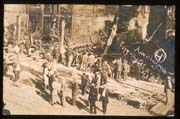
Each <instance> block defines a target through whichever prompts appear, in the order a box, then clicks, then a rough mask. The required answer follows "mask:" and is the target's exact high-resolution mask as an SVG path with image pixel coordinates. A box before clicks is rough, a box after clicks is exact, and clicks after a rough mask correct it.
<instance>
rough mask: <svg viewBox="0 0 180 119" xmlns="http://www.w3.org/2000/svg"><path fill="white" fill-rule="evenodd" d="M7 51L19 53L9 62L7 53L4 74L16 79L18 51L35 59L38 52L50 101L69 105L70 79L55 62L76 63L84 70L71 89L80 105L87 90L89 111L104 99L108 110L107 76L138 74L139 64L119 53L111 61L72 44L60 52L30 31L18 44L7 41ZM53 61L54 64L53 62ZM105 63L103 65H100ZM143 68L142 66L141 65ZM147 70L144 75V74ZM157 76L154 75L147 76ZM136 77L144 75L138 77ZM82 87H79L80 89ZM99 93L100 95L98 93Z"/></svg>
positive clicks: (121, 77) (119, 78) (122, 77)
mask: <svg viewBox="0 0 180 119" xmlns="http://www.w3.org/2000/svg"><path fill="white" fill-rule="evenodd" d="M4 46H5V47H4V54H14V55H15V56H17V57H16V58H15V59H17V60H16V61H15V62H13V63H10V64H8V63H7V61H6V60H7V59H8V58H7V57H4V59H5V60H4V74H6V75H7V76H9V77H10V79H11V80H12V81H14V82H16V81H18V79H19V75H20V72H21V67H20V63H19V59H18V55H19V54H24V55H26V56H27V57H32V58H33V59H34V60H36V58H37V56H40V57H41V58H42V59H45V62H44V63H43V65H42V67H43V76H42V79H43V82H44V91H45V92H47V93H48V94H49V96H50V97H51V104H52V105H56V104H58V103H59V104H61V105H62V106H64V105H66V91H67V88H68V87H69V86H68V85H67V80H66V79H65V77H63V76H62V75H61V74H60V72H58V71H57V69H56V64H57V63H61V64H63V65H65V66H67V67H75V68H76V69H77V70H80V71H82V72H83V74H82V75H81V83H80V84H79V83H78V80H77V77H78V76H76V75H75V76H74V75H73V81H72V83H71V86H70V88H71V89H72V105H77V97H78V95H79V94H80V93H81V95H86V94H88V99H87V100H88V101H89V104H90V113H95V114H96V113H97V111H96V108H97V107H96V102H97V101H102V111H103V113H104V114H105V113H106V110H107V104H108V103H109V99H108V98H109V90H108V88H107V86H106V84H107V82H108V79H109V78H112V79H114V80H115V81H117V82H119V83H120V82H121V81H124V80H128V77H129V76H131V77H133V74H134V75H135V76H139V75H137V74H136V73H135V72H134V71H135V70H138V71H140V69H138V67H139V68H140V67H141V66H137V67H136V68H135V69H133V65H132V64H130V62H128V61H127V60H126V59H125V58H121V57H117V58H115V59H114V60H112V61H107V60H104V61H102V59H101V58H99V57H98V56H96V55H95V54H94V53H93V52H91V51H86V50H85V51H76V50H74V49H73V48H70V47H67V48H65V51H64V53H59V48H58V45H56V44H55V45H53V48H52V49H50V47H48V48H45V47H43V43H42V42H41V39H33V37H32V36H31V35H30V39H29V40H27V39H26V40H25V39H23V40H21V41H20V42H19V43H18V44H17V43H16V44H15V45H14V44H11V43H8V42H5V43H4ZM52 62H53V63H54V65H52ZM101 63H102V65H101ZM141 68H142V67H141ZM145 72H146V71H145V70H144V75H143V76H144V77H146V75H145ZM152 76H153V75H152ZM148 78H149V79H152V80H154V78H153V77H151V78H150V77H148ZM136 79H137V80H139V79H141V78H140V77H136ZM79 90H80V91H79ZM98 95H100V96H99V97H98Z"/></svg>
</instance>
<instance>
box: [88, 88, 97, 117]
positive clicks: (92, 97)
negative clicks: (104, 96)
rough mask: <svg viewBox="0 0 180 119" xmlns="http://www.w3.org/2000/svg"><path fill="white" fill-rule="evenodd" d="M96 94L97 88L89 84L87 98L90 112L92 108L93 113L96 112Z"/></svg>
mask: <svg viewBox="0 0 180 119" xmlns="http://www.w3.org/2000/svg"><path fill="white" fill-rule="evenodd" d="M97 96H98V91H97V88H95V87H94V86H91V88H90V93H89V97H88V100H89V102H90V112H91V113H93V109H94V113H95V114H96V101H97Z"/></svg>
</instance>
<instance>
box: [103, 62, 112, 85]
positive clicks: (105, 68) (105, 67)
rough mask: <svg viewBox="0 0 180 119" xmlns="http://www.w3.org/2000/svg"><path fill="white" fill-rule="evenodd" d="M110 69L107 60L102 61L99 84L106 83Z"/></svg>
mask: <svg viewBox="0 0 180 119" xmlns="http://www.w3.org/2000/svg"><path fill="white" fill-rule="evenodd" d="M110 70H111V69H110V66H109V65H108V63H107V61H104V63H103V65H102V69H101V85H103V84H106V83H107V78H108V73H109V72H111V71H110Z"/></svg>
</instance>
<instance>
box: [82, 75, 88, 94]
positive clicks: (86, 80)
mask: <svg viewBox="0 0 180 119" xmlns="http://www.w3.org/2000/svg"><path fill="white" fill-rule="evenodd" d="M87 85H88V78H87V76H86V74H85V73H83V75H82V76H81V91H82V95H84V94H85V92H86V88H87Z"/></svg>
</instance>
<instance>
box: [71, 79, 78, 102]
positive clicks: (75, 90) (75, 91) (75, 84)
mask: <svg viewBox="0 0 180 119" xmlns="http://www.w3.org/2000/svg"><path fill="white" fill-rule="evenodd" d="M78 93H79V86H78V82H77V80H76V77H74V78H73V82H72V105H76V100H77V95H78Z"/></svg>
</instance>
